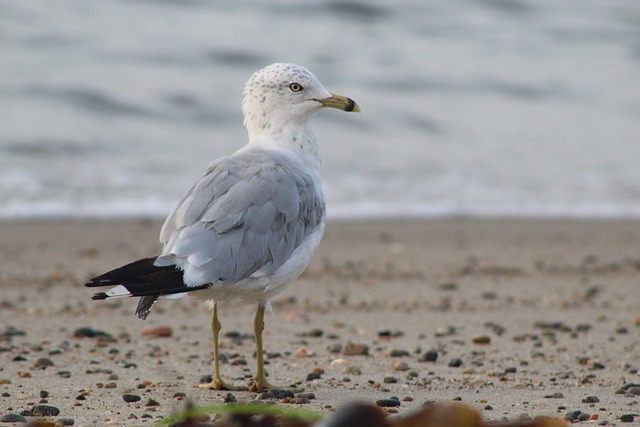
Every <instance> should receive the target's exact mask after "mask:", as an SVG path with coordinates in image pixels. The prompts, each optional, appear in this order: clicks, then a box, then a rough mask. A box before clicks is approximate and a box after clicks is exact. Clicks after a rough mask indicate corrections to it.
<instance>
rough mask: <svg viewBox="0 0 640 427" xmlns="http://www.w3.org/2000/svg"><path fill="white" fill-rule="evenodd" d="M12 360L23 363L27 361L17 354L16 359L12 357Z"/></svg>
mask: <svg viewBox="0 0 640 427" xmlns="http://www.w3.org/2000/svg"><path fill="white" fill-rule="evenodd" d="M12 360H13V361H14V362H24V361H26V360H27V358H26V357H24V356H22V355H20V354H19V355H17V356H16V357H14V358H13V359H12Z"/></svg>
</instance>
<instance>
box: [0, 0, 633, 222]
mask: <svg viewBox="0 0 640 427" xmlns="http://www.w3.org/2000/svg"><path fill="white" fill-rule="evenodd" d="M272 62H296V63H299V64H302V65H305V66H307V67H308V68H309V69H311V70H312V71H313V72H314V73H315V74H316V75H317V76H318V77H319V78H320V80H321V81H322V82H323V83H324V84H325V86H326V87H327V88H328V89H329V90H331V91H334V92H337V93H340V94H344V95H347V96H350V97H352V98H353V99H355V100H356V101H358V103H359V104H360V106H361V108H362V113H361V114H359V115H356V114H343V113H340V112H338V111H322V112H320V113H319V114H317V115H316V116H315V117H314V118H313V123H312V126H313V128H314V130H315V132H316V134H317V135H318V138H319V143H320V146H321V152H322V158H323V168H322V174H323V178H324V183H325V192H326V195H327V199H328V212H329V215H330V216H331V217H334V218H335V217H371V216H394V215H400V216H456V215H469V216H478V215H481V216H482V215H489V216H500V215H524V216H580V217H593V216H598V217H602V216H605V217H638V216H640V2H639V1H638V0H607V1H602V0H565V1H557V0H525V1H518V0H481V1H471V0H451V1H436V0H414V1H409V0H406V1H403V0H342V1H337V0H335V1H318V0H314V1H312V0H308V1H304V0H302V1H293V0H291V1H285V0H281V1H273V2H265V1H258V0H253V1H235V0H234V1H231V0H227V1H208V0H100V1H87V0H65V1H59V0H29V1H12V0H0V217H1V218H33V217H68V216H71V217H86V216H99V217H127V216H144V217H163V216H165V215H166V214H167V212H168V211H169V210H170V209H171V208H172V207H173V205H174V203H175V202H176V201H177V200H178V199H179V198H180V196H181V195H182V194H183V192H184V191H185V190H186V189H187V188H188V187H190V185H191V184H192V183H193V182H194V180H196V179H197V177H198V176H200V174H201V173H202V172H203V171H204V170H205V168H206V166H207V164H208V163H209V161H211V160H213V159H214V158H217V157H219V156H222V155H225V154H228V153H230V152H232V151H234V150H236V149H238V148H240V147H241V146H242V145H244V144H245V142H246V133H245V130H244V128H243V126H242V115H241V110H240V103H241V100H242V94H241V92H242V88H243V85H244V83H245V81H246V80H247V79H248V78H249V76H250V75H251V74H252V72H253V71H255V70H256V69H258V68H261V67H263V66H264V65H267V64H269V63H272Z"/></svg>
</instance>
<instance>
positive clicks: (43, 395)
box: [40, 390, 49, 399]
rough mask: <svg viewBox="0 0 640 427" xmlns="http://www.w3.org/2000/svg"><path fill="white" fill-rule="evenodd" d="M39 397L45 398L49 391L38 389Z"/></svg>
mask: <svg viewBox="0 0 640 427" xmlns="http://www.w3.org/2000/svg"><path fill="white" fill-rule="evenodd" d="M40 397H41V398H42V399H46V398H47V397H49V392H48V391H47V390H40Z"/></svg>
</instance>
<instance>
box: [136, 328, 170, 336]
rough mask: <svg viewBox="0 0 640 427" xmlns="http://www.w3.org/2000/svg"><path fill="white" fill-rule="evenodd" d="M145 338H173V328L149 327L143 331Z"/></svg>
mask: <svg viewBox="0 0 640 427" xmlns="http://www.w3.org/2000/svg"><path fill="white" fill-rule="evenodd" d="M142 336H143V337H158V338H169V337H172V336H173V329H172V328H171V326H147V327H145V328H143V329H142Z"/></svg>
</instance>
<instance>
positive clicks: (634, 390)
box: [626, 385, 640, 395]
mask: <svg viewBox="0 0 640 427" xmlns="http://www.w3.org/2000/svg"><path fill="white" fill-rule="evenodd" d="M626 392H627V393H629V394H635V395H640V386H637V385H634V386H631V387H629V388H627V390H626Z"/></svg>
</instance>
